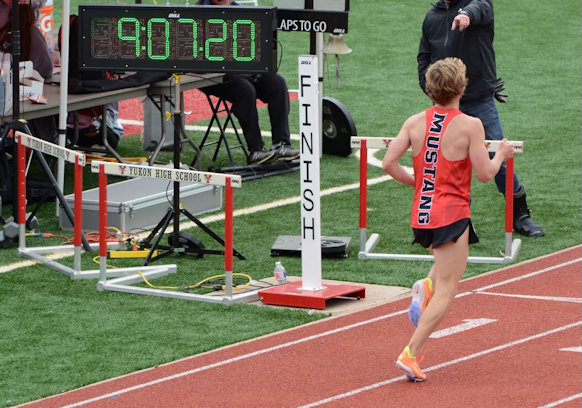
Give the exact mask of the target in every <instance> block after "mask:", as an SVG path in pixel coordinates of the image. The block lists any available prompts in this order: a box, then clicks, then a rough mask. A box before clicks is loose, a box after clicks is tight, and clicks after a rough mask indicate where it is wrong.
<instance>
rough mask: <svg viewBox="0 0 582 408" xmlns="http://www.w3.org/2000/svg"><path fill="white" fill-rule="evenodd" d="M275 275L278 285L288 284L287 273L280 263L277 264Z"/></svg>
mask: <svg viewBox="0 0 582 408" xmlns="http://www.w3.org/2000/svg"><path fill="white" fill-rule="evenodd" d="M273 274H274V275H275V280H276V281H277V284H278V285H282V284H284V283H287V272H286V271H285V267H284V266H283V265H281V262H280V261H277V262H275V271H274V272H273Z"/></svg>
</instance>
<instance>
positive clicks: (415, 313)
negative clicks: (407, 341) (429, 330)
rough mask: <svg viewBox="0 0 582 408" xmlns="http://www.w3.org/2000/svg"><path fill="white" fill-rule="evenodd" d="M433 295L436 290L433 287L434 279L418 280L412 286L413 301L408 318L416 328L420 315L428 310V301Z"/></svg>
mask: <svg viewBox="0 0 582 408" xmlns="http://www.w3.org/2000/svg"><path fill="white" fill-rule="evenodd" d="M433 293H434V289H433V287H432V279H430V278H424V279H422V280H418V281H416V282H414V285H412V301H411V302H410V307H409V308H408V318H409V319H410V321H411V322H412V324H413V325H414V327H416V326H418V320H419V319H420V315H422V312H424V309H426V305H428V301H429V300H430V298H431V297H432V295H433Z"/></svg>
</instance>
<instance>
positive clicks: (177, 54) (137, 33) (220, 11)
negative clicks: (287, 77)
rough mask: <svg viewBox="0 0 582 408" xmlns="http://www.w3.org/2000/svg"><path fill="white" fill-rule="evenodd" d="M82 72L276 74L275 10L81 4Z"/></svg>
mask: <svg viewBox="0 0 582 408" xmlns="http://www.w3.org/2000/svg"><path fill="white" fill-rule="evenodd" d="M79 18H80V20H79V21H80V31H81V49H80V55H81V67H82V68H93V69H107V70H116V69H117V70H123V71H137V70H166V71H172V72H248V73H253V72H267V71H273V70H274V69H275V62H276V45H275V44H276V41H275V40H276V18H275V9H274V8H259V7H216V6H147V5H140V4H136V5H81V6H79Z"/></svg>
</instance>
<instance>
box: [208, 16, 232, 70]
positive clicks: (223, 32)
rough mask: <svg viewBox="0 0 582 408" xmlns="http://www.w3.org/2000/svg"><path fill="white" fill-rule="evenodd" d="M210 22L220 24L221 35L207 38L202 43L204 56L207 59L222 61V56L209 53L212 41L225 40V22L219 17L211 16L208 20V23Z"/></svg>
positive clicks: (220, 41)
mask: <svg viewBox="0 0 582 408" xmlns="http://www.w3.org/2000/svg"><path fill="white" fill-rule="evenodd" d="M210 24H220V25H222V37H211V38H207V39H206V42H205V43H204V56H205V57H206V59H207V60H209V61H224V57H221V56H216V55H210V45H211V44H213V43H223V42H225V41H226V34H227V24H226V21H224V20H223V19H221V18H211V19H209V20H208V25H210Z"/></svg>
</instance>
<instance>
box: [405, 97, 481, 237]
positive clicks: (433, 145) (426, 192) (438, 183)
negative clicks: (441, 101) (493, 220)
mask: <svg viewBox="0 0 582 408" xmlns="http://www.w3.org/2000/svg"><path fill="white" fill-rule="evenodd" d="M460 113H461V111H459V110H458V109H437V108H436V107H434V106H433V107H432V108H430V109H427V110H426V112H425V115H426V134H425V137H424V144H423V147H422V150H421V151H420V153H418V154H417V155H416V156H414V157H413V164H414V181H415V187H414V200H413V201H412V211H411V215H410V222H411V226H412V228H439V227H444V226H446V225H450V224H452V223H453V222H455V221H458V220H460V219H463V218H471V211H470V209H469V203H470V199H471V173H472V166H471V160H470V158H469V155H467V157H466V158H465V159H463V160H456V161H449V160H447V159H446V158H445V157H444V155H443V154H442V151H441V146H442V138H443V134H444V132H445V129H446V127H447V125H448V124H449V122H450V121H451V119H453V118H454V117H455V116H457V115H458V114H460Z"/></svg>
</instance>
